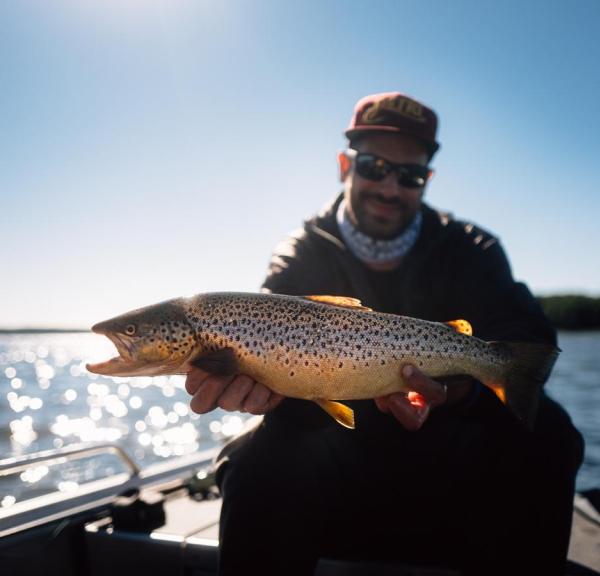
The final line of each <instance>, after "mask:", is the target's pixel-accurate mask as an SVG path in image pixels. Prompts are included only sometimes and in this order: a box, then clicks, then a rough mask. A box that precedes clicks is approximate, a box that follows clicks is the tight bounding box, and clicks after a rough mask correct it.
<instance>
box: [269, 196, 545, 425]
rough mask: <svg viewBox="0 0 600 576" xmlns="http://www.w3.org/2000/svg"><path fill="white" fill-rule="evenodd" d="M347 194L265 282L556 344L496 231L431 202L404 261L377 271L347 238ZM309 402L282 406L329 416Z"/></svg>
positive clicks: (479, 331) (285, 411)
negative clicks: (343, 216) (341, 220)
mask: <svg viewBox="0 0 600 576" xmlns="http://www.w3.org/2000/svg"><path fill="white" fill-rule="evenodd" d="M340 201H341V196H339V197H338V198H336V199H335V200H334V201H333V203H331V204H329V205H328V206H326V207H325V208H324V210H323V211H322V212H321V213H319V214H318V215H317V216H315V217H314V218H312V219H310V220H308V221H307V222H305V224H304V227H303V228H302V229H301V230H299V231H297V232H295V233H293V234H292V235H291V236H290V237H289V238H287V239H286V240H285V241H283V242H282V243H281V244H279V246H277V247H276V249H275V252H274V254H273V256H272V259H271V263H270V266H269V271H268V276H267V278H266V280H265V282H264V284H263V289H264V290H268V291H270V292H274V293H281V294H292V295H310V294H327V295H339V296H353V297H356V298H359V299H360V300H361V301H362V303H363V304H364V305H366V306H369V307H371V308H373V309H374V310H379V311H383V312H389V313H394V314H401V315H405V316H413V317H416V318H423V319H426V320H432V321H446V320H454V319H459V318H464V319H466V320H468V321H469V322H470V323H471V325H472V326H473V331H474V335H475V336H477V337H479V338H482V339H483V340H511V341H536V342H548V343H552V344H556V333H555V331H554V329H553V328H552V326H551V325H550V323H549V321H548V320H547V318H546V317H545V316H544V313H543V312H542V309H541V307H540V305H539V304H538V302H537V300H536V299H535V298H534V297H533V296H532V294H531V292H530V291H529V290H528V288H527V287H526V286H525V285H524V284H522V283H519V282H515V280H514V279H513V277H512V273H511V270H510V266H509V263H508V260H507V258H506V255H505V253H504V250H503V249H502V247H501V246H500V243H499V242H498V240H497V238H495V237H494V236H492V235H491V234H489V233H488V232H486V231H484V230H482V229H481V228H478V227H477V226H474V225H473V224H470V223H467V222H461V221H458V220H454V219H453V218H452V216H451V215H449V214H444V213H441V212H438V211H436V210H433V209H432V208H430V207H429V206H427V205H423V227H422V229H421V234H420V236H419V239H418V241H417V243H416V245H415V246H414V248H413V249H412V250H411V251H410V253H409V254H408V255H407V256H406V258H405V259H404V261H403V262H402V263H401V265H400V266H399V267H398V269H396V270H394V271H392V272H373V271H372V270H369V269H368V268H367V267H366V266H365V265H364V264H363V263H362V262H361V261H359V260H358V259H357V258H356V257H355V256H354V255H353V254H352V253H351V252H350V251H349V250H348V249H347V248H346V246H345V245H344V243H343V242H342V240H341V236H340V233H339V230H338V225H337V222H336V218H335V214H336V211H337V207H338V205H339V203H340ZM367 402H368V404H367ZM307 404H308V403H306V402H298V401H289V400H286V402H284V405H286V406H284V407H283V408H282V410H279V411H276V412H279V414H280V415H285V417H286V418H290V417H292V414H290V412H294V415H295V418H294V419H296V418H302V419H303V420H305V419H309V420H311V421H316V420H321V423H323V421H322V419H320V418H318V417H317V416H316V415H315V411H314V410H311V409H308V408H307V407H306V405H307ZM349 404H351V405H352V406H353V408H355V411H357V420H359V421H360V419H361V414H362V417H363V418H365V417H367V412H368V418H369V420H370V419H371V418H377V419H379V417H380V416H381V415H379V414H377V411H376V410H374V409H373V407H372V404H373V403H372V402H371V401H362V402H355V403H349ZM367 406H369V407H367ZM365 410H366V412H365ZM298 411H300V413H301V414H302V416H299V415H298ZM309 413H310V414H311V415H312V417H309Z"/></svg>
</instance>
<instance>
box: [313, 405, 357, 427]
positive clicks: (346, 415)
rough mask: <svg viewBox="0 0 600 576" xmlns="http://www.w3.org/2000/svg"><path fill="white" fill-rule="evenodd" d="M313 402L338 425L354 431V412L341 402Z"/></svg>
mask: <svg viewBox="0 0 600 576" xmlns="http://www.w3.org/2000/svg"><path fill="white" fill-rule="evenodd" d="M315 402H316V403H317V404H318V405H319V406H320V407H321V408H323V410H325V412H327V414H329V415H330V416H331V417H332V418H333V419H334V420H335V421H336V422H337V423H338V424H341V425H342V426H345V427H346V428H351V429H354V410H352V408H348V406H346V405H345V404H342V403H341V402H334V401H333V400H325V399H324V398H319V399H318V400H315Z"/></svg>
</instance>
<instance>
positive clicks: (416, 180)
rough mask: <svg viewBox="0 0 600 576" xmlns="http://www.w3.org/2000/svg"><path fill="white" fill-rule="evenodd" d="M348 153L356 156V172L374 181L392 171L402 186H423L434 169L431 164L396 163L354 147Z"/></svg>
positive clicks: (379, 179)
mask: <svg viewBox="0 0 600 576" xmlns="http://www.w3.org/2000/svg"><path fill="white" fill-rule="evenodd" d="M346 154H347V155H348V156H350V157H351V158H354V167H355V170H356V173H357V174H358V175H359V176H360V177H361V178H366V179H367V180H372V181H373V182H381V181H382V180H383V179H384V178H385V177H386V176H387V175H388V174H389V173H390V172H394V173H395V174H396V180H397V182H398V184H399V185H400V186H403V187H404V188H422V187H423V186H425V184H427V181H428V180H429V179H430V178H431V176H432V175H433V170H432V169H431V168H429V166H422V165H421V164H396V163H394V162H389V161H388V160H386V159H385V158H381V157H380V156H375V154H367V153H364V152H356V150H352V149H350V150H347V151H346Z"/></svg>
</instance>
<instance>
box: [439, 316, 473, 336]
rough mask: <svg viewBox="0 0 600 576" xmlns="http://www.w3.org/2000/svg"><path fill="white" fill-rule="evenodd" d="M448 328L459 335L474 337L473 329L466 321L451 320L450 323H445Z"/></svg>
mask: <svg viewBox="0 0 600 576" xmlns="http://www.w3.org/2000/svg"><path fill="white" fill-rule="evenodd" d="M444 324H446V326H449V327H450V328H452V330H455V331H456V332H458V333H459V334H465V335H466V336H473V327H472V326H471V324H470V323H469V322H467V321H466V320H462V319H461V320H449V321H448V322H444Z"/></svg>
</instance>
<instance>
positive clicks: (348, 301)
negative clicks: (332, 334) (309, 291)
mask: <svg viewBox="0 0 600 576" xmlns="http://www.w3.org/2000/svg"><path fill="white" fill-rule="evenodd" d="M302 298H304V299H306V300H312V301H313V302H321V304H331V306H340V307H342V308H355V309H357V310H364V311H365V312H372V311H373V309H372V308H367V307H366V306H363V305H362V303H361V301H360V300H359V299H358V298H350V296H302Z"/></svg>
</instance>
